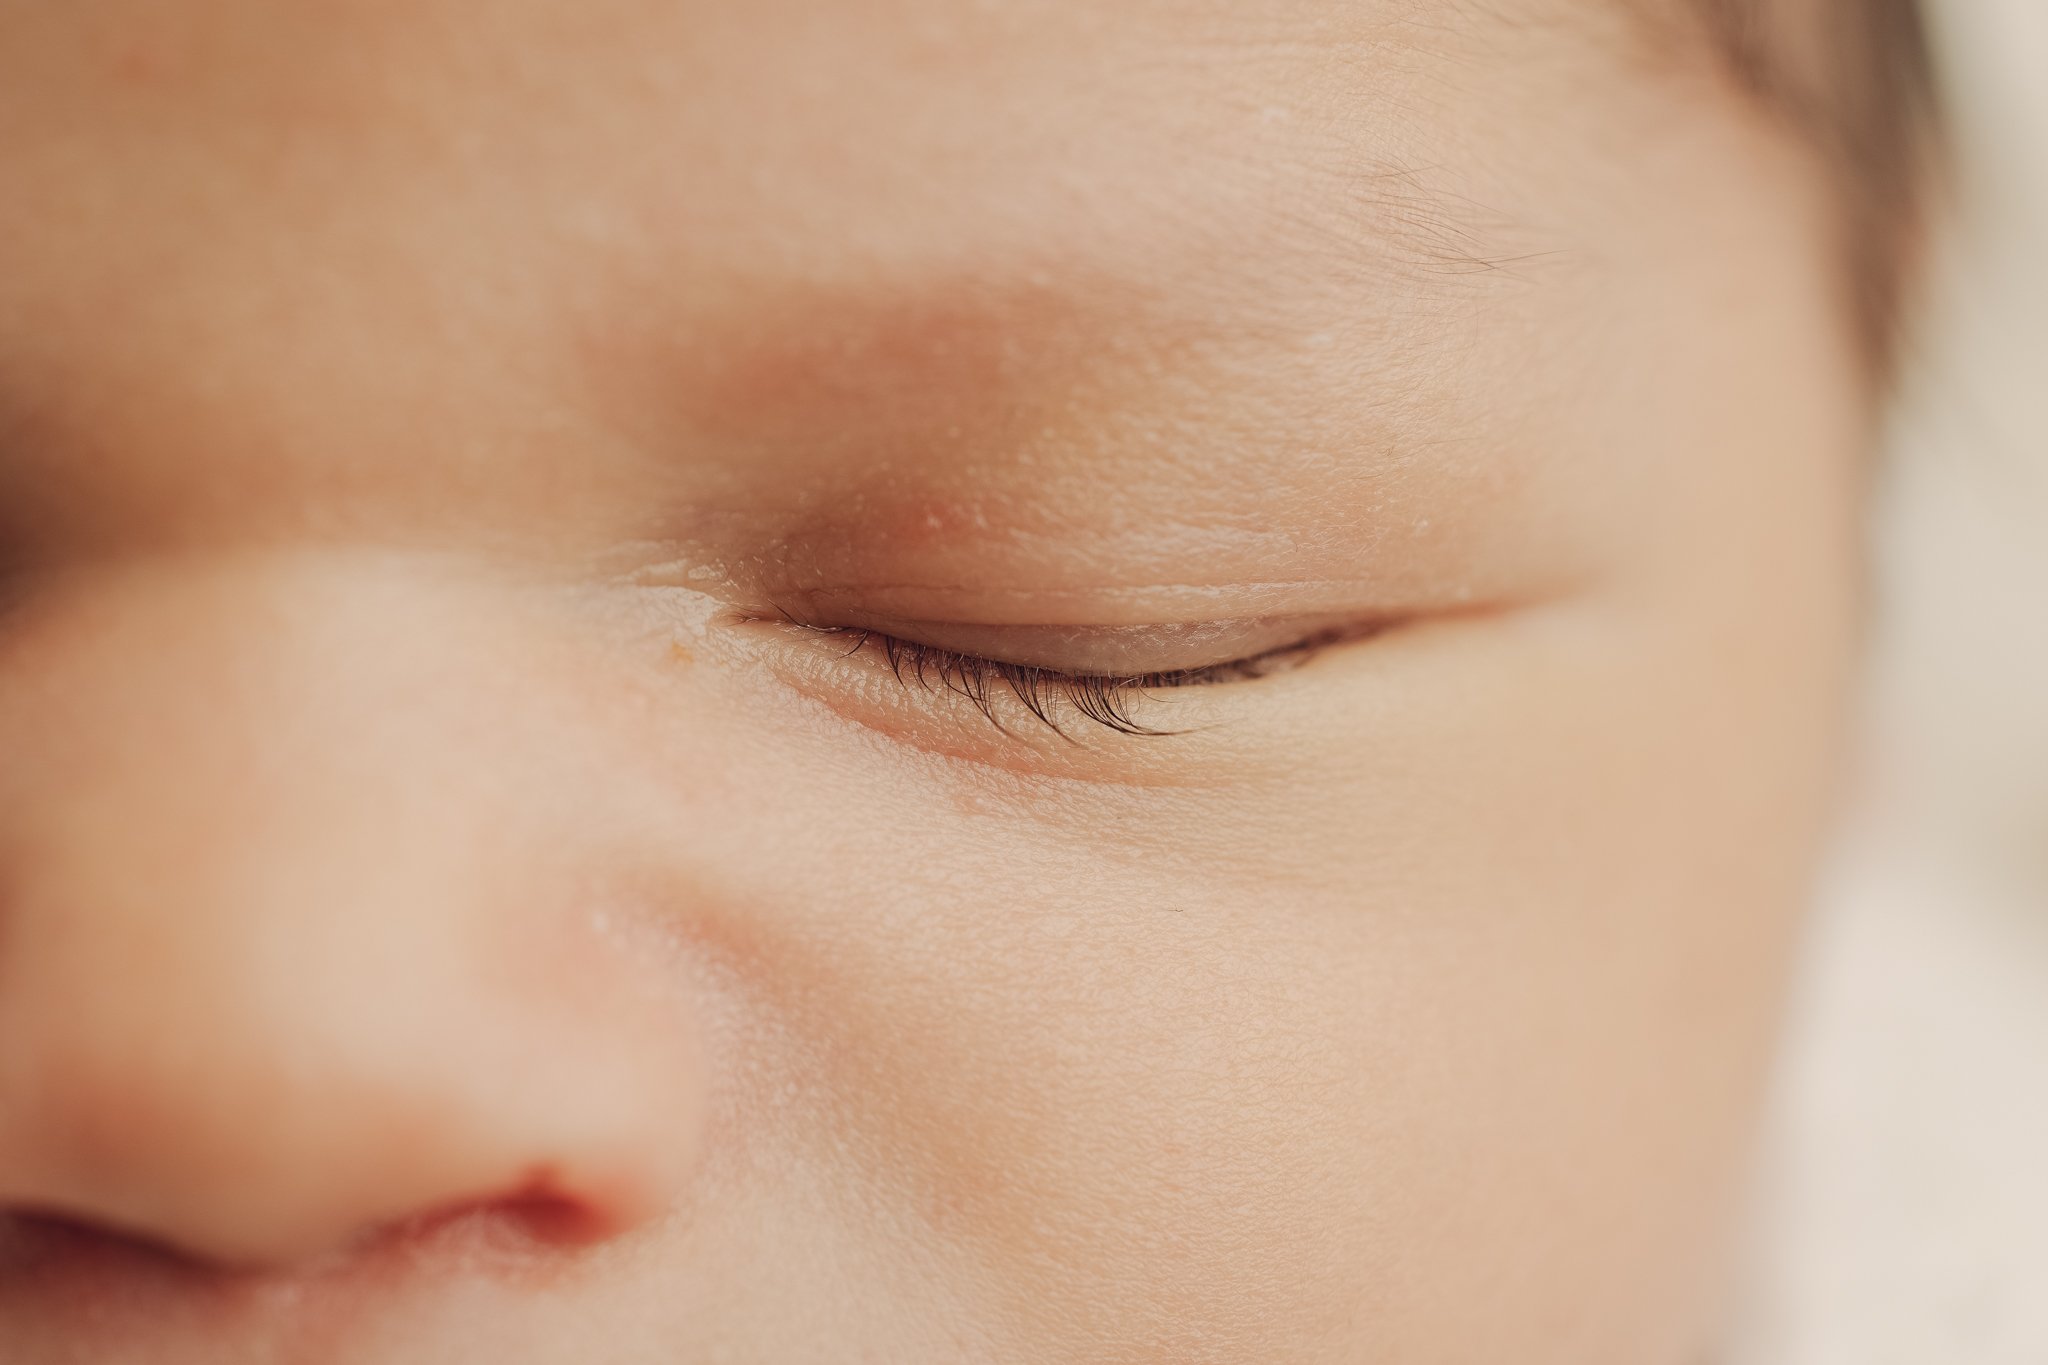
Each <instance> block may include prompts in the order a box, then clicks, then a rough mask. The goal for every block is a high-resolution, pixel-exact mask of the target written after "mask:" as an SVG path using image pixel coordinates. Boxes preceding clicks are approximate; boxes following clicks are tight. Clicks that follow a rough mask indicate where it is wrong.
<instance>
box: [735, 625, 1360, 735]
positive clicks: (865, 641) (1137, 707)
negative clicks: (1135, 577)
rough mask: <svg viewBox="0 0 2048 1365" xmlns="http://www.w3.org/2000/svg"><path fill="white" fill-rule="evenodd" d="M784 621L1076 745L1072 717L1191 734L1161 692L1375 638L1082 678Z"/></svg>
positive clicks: (1238, 677)
mask: <svg viewBox="0 0 2048 1365" xmlns="http://www.w3.org/2000/svg"><path fill="white" fill-rule="evenodd" d="M751 619H755V620H775V619H776V618H772V617H765V616H755V617H752V618H751ZM780 621H781V622H782V623H783V624H785V625H787V626H788V627H790V628H791V629H794V630H797V631H802V632H805V633H807V634H809V635H811V636H813V637H817V638H820V639H822V640H825V641H829V643H830V647H831V649H832V650H834V651H835V652H836V653H837V654H838V656H839V658H840V659H841V660H842V661H850V660H852V659H853V658H854V657H855V656H858V655H871V656H874V657H875V658H876V660H877V662H878V663H879V664H880V665H882V666H883V667H885V668H886V672H887V674H888V676H889V677H891V678H893V680H894V684H893V685H896V686H900V687H903V688H905V689H910V690H913V691H919V692H922V693H925V694H929V695H931V696H934V697H943V696H946V695H950V696H952V697H956V698H958V699H960V700H961V701H964V702H966V703H967V704H969V705H970V706H972V707H973V708H974V709H975V710H976V711H978V712H979V713H980V714H981V715H982V717H984V718H985V719H986V720H987V721H988V722H990V723H991V724H993V725H994V726H995V728H996V729H998V730H1000V731H1003V732H1005V733H1011V731H1010V726H1009V725H1008V724H1007V723H1006V717H1005V713H1006V712H1010V711H1012V710H1014V711H1015V712H1016V713H1018V714H1020V715H1028V716H1030V717H1031V718H1033V719H1034V720H1036V721H1037V722H1038V723H1040V724H1042V725H1043V726H1045V727H1046V728H1047V729H1049V730H1050V731H1052V732H1053V733H1054V734H1056V735H1059V736H1060V737H1061V738H1063V739H1067V740H1069V741H1072V740H1073V738H1074V737H1073V735H1072V734H1070V733H1069V732H1068V729H1067V728H1066V725H1065V724H1064V722H1066V721H1067V720H1069V719H1072V718H1078V719H1081V720H1085V721H1088V722H1090V723H1092V724H1095V725H1099V726H1102V727H1103V728H1105V729H1109V730H1112V731H1115V732H1117V733H1119V734H1125V735H1136V736H1152V737H1164V736H1170V735H1175V734H1183V733H1186V730H1185V729H1184V728H1174V729H1164V728H1160V727H1158V726H1155V725H1153V724H1151V723H1149V721H1148V720H1147V719H1145V718H1143V717H1142V716H1141V714H1140V713H1141V711H1143V710H1144V709H1145V708H1146V706H1147V704H1148V703H1149V702H1150V701H1152V700H1153V699H1154V698H1156V697H1157V695H1158V694H1160V693H1163V692H1168V691H1172V690H1175V689H1188V688H1195V687H1204V686H1207V685H1212V684H1217V683H1226V682H1241V681H1249V680H1252V679H1257V678H1262V677H1266V676H1268V675H1269V674H1272V673H1277V672H1281V671H1284V670H1285V669H1287V668H1290V667H1292V666H1294V665H1296V664H1298V663H1301V662H1304V661H1305V660H1307V659H1308V658H1310V657H1312V656H1313V655H1315V654H1316V653H1318V652H1320V651H1321V650H1322V649H1323V648H1325V647H1328V646H1330V645H1334V644H1338V643H1342V642H1344V641H1347V640H1351V639H1357V638H1360V637H1361V636H1362V635H1364V634H1369V633H1374V631H1373V630H1369V629H1361V628H1359V627H1356V626H1354V627H1353V628H1352V629H1350V630H1349V631H1345V630H1341V629H1334V628H1333V629H1325V630H1322V631H1319V632H1316V633H1314V634H1311V635H1307V636H1302V635H1300V634H1293V635H1288V636H1283V637H1281V638H1283V639H1284V640H1285V643H1283V644H1281V645H1279V646H1277V647H1273V648H1268V649H1265V650H1262V651H1260V652H1259V653H1256V654H1249V655H1246V654H1239V655H1236V656H1234V657H1232V658H1228V659H1224V660H1220V661H1218V662H1215V663H1210V664H1205V665H1198V666H1193V667H1177V668H1166V669H1156V668H1155V669H1138V668H1132V669H1124V670H1118V671H1114V672H1075V671H1065V670H1059V669H1054V668H1050V667H1046V666H1043V665H1039V664H1031V663H1017V662H1011V661H1007V660H1002V659H995V658H989V657H986V656H982V655H977V654H972V653H968V652H965V651H961V650H956V649H953V648H951V647H948V646H943V645H934V644H930V643H926V642H924V641H922V640H915V639H906V638H903V637H900V636H896V635H891V634H888V633H886V632H884V631H881V630H878V629H876V628H873V627H869V626H863V625H824V624H814V623H809V622H805V621H802V620H799V619H798V618H796V617H794V616H791V615H790V614H789V613H787V612H783V613H781V614H780ZM1219 624H1221V623H1219ZM1296 629H1297V630H1298V629H1299V627H1296ZM1375 629H1376V628H1375ZM871 676H872V675H871Z"/></svg>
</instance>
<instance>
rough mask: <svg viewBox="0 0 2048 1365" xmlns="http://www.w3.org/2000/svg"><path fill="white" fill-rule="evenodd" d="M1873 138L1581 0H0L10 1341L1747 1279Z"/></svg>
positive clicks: (918, 1335)
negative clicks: (1729, 81) (1740, 1250)
mask: <svg viewBox="0 0 2048 1365" xmlns="http://www.w3.org/2000/svg"><path fill="white" fill-rule="evenodd" d="M1831 212H1832V210H1831V206H1830V204H1829V201H1828V199H1827V197H1826V194H1825V190H1824V188H1823V187H1822V185H1821V183H1820V179H1819V177H1818V176H1817V175H1816V173H1815V172H1814V171H1813V169H1812V168H1811V167H1810V166H1809V165H1808V164H1807V163H1806V162H1805V161H1804V160H1803V159H1802V156H1801V154H1800V153H1799V152H1798V151H1797V150H1796V149H1795V148H1794V147H1793V146H1792V145H1791V143H1790V142H1789V140H1787V139H1785V138H1783V137H1782V136H1781V135H1780V134H1779V132H1778V131H1777V130H1776V129H1775V128H1773V127H1772V126H1771V125H1770V124H1769V123H1768V122H1767V121H1766V120H1765V119H1764V118H1763V117H1762V116H1760V115H1758V114H1755V113H1753V112H1752V111H1751V110H1749V109H1748V108H1747V107H1746V106H1745V105H1744V104H1742V103H1741V101H1740V100H1739V98H1738V97H1737V96H1735V95H1733V94H1731V93H1730V92H1729V91H1728V90H1727V89H1725V88H1724V87H1723V85H1722V84H1721V83H1720V82H1719V81H1718V80H1717V77H1716V75H1715V72H1714V70H1713V68H1712V64H1711V62H1710V61H1709V60H1708V59H1707V58H1706V57H1705V56H1704V55H1703V54H1699V55H1695V54H1693V53H1691V52H1690V51H1689V50H1688V47H1687V44H1686V42H1685V40H1683V39H1682V38H1681V37H1679V36H1678V35H1677V33H1676V31H1675V30H1674V31H1667V32H1664V33H1663V35H1662V36H1661V37H1660V35H1659V30H1658V29H1657V28H1656V27H1655V26H1654V25H1653V24H1652V23H1650V22H1649V21H1648V19H1646V17H1645V16H1643V15H1637V14H1630V13H1625V12H1624V7H1622V6H1621V5H1619V4H1612V5H1610V4H1603V3H1600V2H1599V0H1571V2H1570V3H1565V2H1564V0H1549V2H1546V0H1503V3H1498V4H1488V5H1472V4H1465V3H1452V2H1451V0H1374V2H1373V3H1365V4H1335V3H1313V2H1312V0H1269V2H1268V3H1262V4H1258V5H1251V6H1246V5H1242V4H1221V3H1218V4H1197V5H1190V4H1187V3H1178V4H1164V3H1154V0H1119V3H1116V4H1113V5H1102V4H1081V3H1060V2H1057V0H1050V2H1048V3H1042V4H1031V5H997V4H992V3H984V4H960V3H957V2H956V0H868V2H866V3H860V4H849V3H845V0H762V2H761V3H755V4H749V5H739V6H734V5H723V4H699V3H692V2H691V0H668V2H667V3H655V2H654V0H498V3H494V4H492V5H490V6H488V7H485V8H483V9H479V8H478V7H477V6H475V5H470V4H458V3H455V2H454V0H405V3H388V4H386V3H361V4H350V5H338V4H312V3H306V4H296V5H275V4H258V3H253V0H186V2H185V3H181V4H177V5H162V4H145V3H141V2H140V0H78V2H76V3H69V4H63V5H30V4H14V5H8V6H5V7H4V8H0V562H4V565H5V571H4V584H5V588H6V592H5V596H4V601H5V608H4V615H0V754H4V755H5V759H4V763H0V1208H4V1209H5V1210H6V1211H7V1218H6V1221H5V1231H4V1232H0V1354H4V1355H5V1357H6V1359H7V1360H9V1361H10V1362H16V1363H17V1365H38V1363H39V1362H55V1361H60V1360H61V1361H92V1362H114V1361H122V1362H126V1361H142V1360H147V1361H150V1362H152V1363H153V1365H181V1363H182V1362H208V1363H209V1365H215V1363H217V1362H224V1361H251V1362H274V1361H275V1362H282V1361H291V1362H302V1363H303V1362H313V1363H315V1365H321V1363H325V1362H363V1363H365V1365H385V1363H386V1362H415V1361H433V1362H438V1363H459V1362H467V1361H475V1362H490V1365H557V1363H560V1362H571V1361H574V1362H599V1361H601V1362H619V1363H620V1365H636V1363H638V1362H648V1363H649V1365H656V1363H660V1365H670V1363H674V1362H690V1363H691V1365H696V1363H698V1362H704V1363H708V1362H736V1363H740V1365H753V1363H756V1362H759V1363H763V1365H797V1363H798V1362H819V1363H820V1365H843V1363H844V1362H852V1361H888V1362H901V1363H903V1365H914V1363H918V1362H932V1363H933V1365H956V1363H958V1362H1003V1363H1004V1365H1015V1363H1016V1362H1086V1363H1087V1365H1124V1363H1131V1365H1135V1363H1136V1362H1148V1363H1152V1365H1163V1363H1164V1362H1176V1363H1180V1362H1217V1363H1218V1365H1225V1363H1228V1365H1239V1363H1241V1362H1248V1361H1274V1362H1288V1365H1313V1363H1315V1362H1332V1363H1335V1362H1344V1363H1345V1365H1351V1363H1353V1362H1357V1361H1361V1360H1378V1361H1390V1362H1394V1361H1398V1362H1423V1361H1427V1362H1446V1363H1448V1362H1470V1363H1472V1365H1480V1363H1482V1362H1499V1361H1505V1360H1514V1361H1518V1362H1523V1363H1524V1365H1537V1363H1539V1362H1571V1365H1600V1363H1607V1362H1611V1363H1612V1365H1642V1363H1643V1362H1677V1361H1680V1360H1682V1359H1685V1358H1686V1357H1687V1355H1688V1353H1689V1352H1692V1351H1695V1350H1697V1349H1698V1348H1699V1347H1700V1346H1701V1345H1702V1343H1703V1341H1704V1339H1705V1334H1706V1333H1707V1331H1708V1327H1707V1324H1708V1322H1709V1321H1710V1318H1711V1311H1712V1310H1711V1305H1712V1288H1713V1281H1714V1269H1713V1267H1714V1265H1715V1262H1716V1256H1717V1243H1718V1242H1719V1240H1720V1239H1721V1237H1722V1234H1723V1232H1724V1225H1725V1223H1726V1222H1727V1221H1728V1218H1727V1215H1728V1209H1729V1207H1730V1204H1731V1201H1732V1200H1733V1198H1734V1194H1735V1191H1736V1189H1737V1188H1738V1184H1739V1176H1740V1171H1741V1164H1742V1162H1741V1155H1742V1149H1743V1145H1744V1133H1745V1127H1746V1124H1747V1121H1748V1116H1749V1114H1750V1111H1751V1109H1752V1106H1753V1100H1754V1096H1755V1092H1756V1090H1757V1087H1758V1083H1759V1077H1760V1072H1761V1061H1762V1058H1763V1055H1764V1052H1765V1050H1766V1043H1767V1038H1768V1034H1769V1030H1770V1022H1771V1014H1772V1011H1773V1001H1774V996H1775V993H1776V989H1777V983H1778V978H1779V974H1780V969H1781V965H1782V961H1783V958H1784V956H1785V949H1786V944H1787V940H1788V938H1789V937H1790V930H1791V926H1792V923H1793V920H1794V914H1795V909H1796V906H1797V904H1798V902H1799V901H1800V899H1801V895H1802V887H1803V881H1804V878H1805V876H1806V871H1807V866H1808V862H1809V859H1810V856H1811V846H1812V844H1813V842H1814V840H1815V835H1816V831H1817V829H1818V827H1819V825H1820V823H1821V821H1822V819H1823V818H1824V814H1823V813H1824V809H1825V806H1826V798H1827V788H1828V786H1829V771H1830V766H1831V749H1832V747H1833V744H1834V736H1833V719H1834V716H1835V713H1836V710H1837V708H1838V703H1839V693H1840V690H1841V686H1842V681H1843V674H1844V671H1845V660H1846V655H1847V652H1848V637H1849V634H1850V625H1851V617H1852V607H1853V597H1854V567H1855V566H1854V558H1855V556H1854V550H1853V539H1854V536H1853V522H1854V503H1855V489H1856V484H1857V476H1856V467H1857V460H1858V456H1859V452H1860V450H1861V448H1862V446H1863V443H1864V439H1865V426H1866V420H1867V412H1866V409H1867V407H1868V395H1867V393H1866V391H1865V387H1864V382H1863V379H1862V377H1861V375H1860V374H1859V373H1858V371H1857V368H1856V362H1855V354H1854V347H1853V345H1852V344H1851V341H1850V338H1849V335H1848V323H1847V319H1846V316H1845V314H1846V309H1845V308H1844V307H1843V304H1842V299H1841V296H1840V295H1841V291H1840V289H1839V287H1838V280H1837V276H1838V272H1837V270H1836V267H1835V263H1834V262H1835V254H1836V252H1837V249H1838V242H1837V240H1836V235H1835V231H1834V226H1833V223H1832V220H1831Z"/></svg>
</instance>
